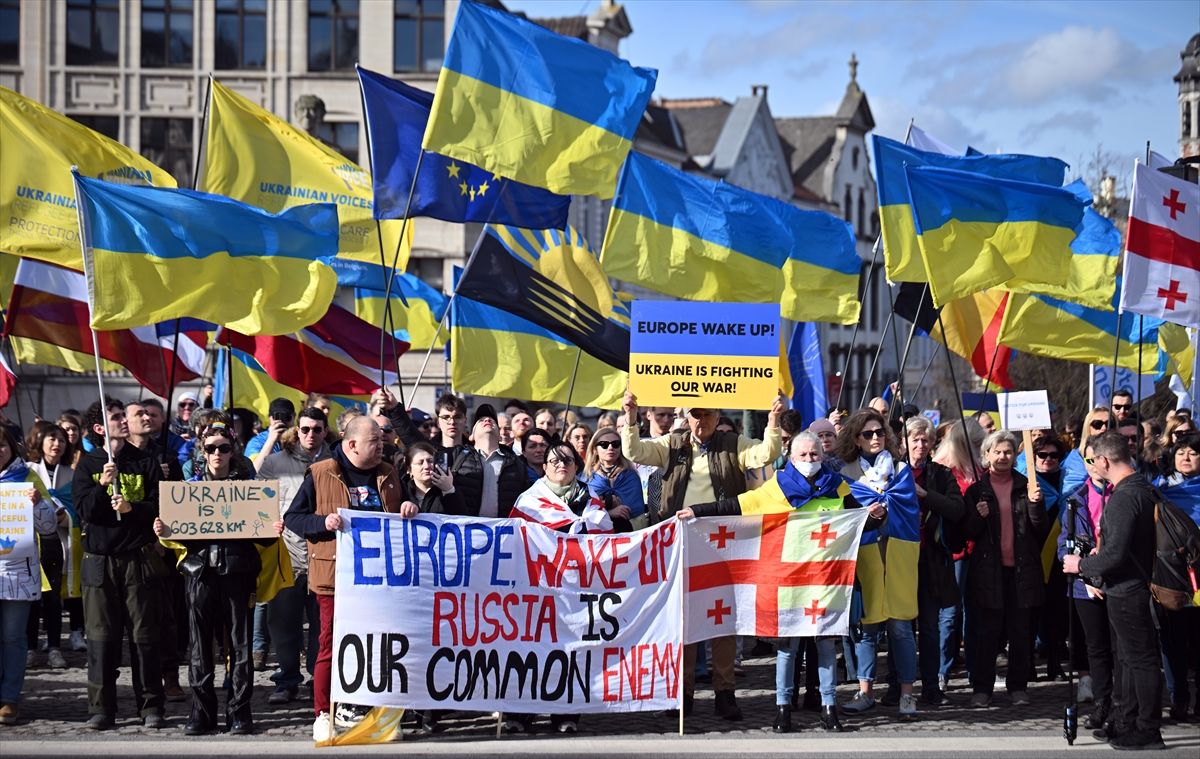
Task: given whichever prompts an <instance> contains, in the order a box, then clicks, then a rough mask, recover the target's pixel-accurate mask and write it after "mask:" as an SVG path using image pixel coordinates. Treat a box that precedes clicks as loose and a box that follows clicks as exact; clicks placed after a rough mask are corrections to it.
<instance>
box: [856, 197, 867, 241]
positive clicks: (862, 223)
mask: <svg viewBox="0 0 1200 759" xmlns="http://www.w3.org/2000/svg"><path fill="white" fill-rule="evenodd" d="M866 195H867V193H866V191H865V190H863V188H861V187H859V188H858V236H859V237H866V236H867V197H866Z"/></svg>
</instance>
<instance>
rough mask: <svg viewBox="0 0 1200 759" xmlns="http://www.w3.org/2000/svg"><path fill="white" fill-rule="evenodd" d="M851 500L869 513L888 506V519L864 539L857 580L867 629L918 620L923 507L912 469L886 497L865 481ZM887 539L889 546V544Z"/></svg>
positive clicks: (855, 486)
mask: <svg viewBox="0 0 1200 759" xmlns="http://www.w3.org/2000/svg"><path fill="white" fill-rule="evenodd" d="M850 495H852V496H854V499H855V500H856V501H858V503H859V505H860V506H862V507H863V508H868V507H869V506H871V505H872V504H875V503H879V502H880V501H883V502H884V503H886V504H887V519H886V520H885V521H884V523H883V524H882V525H881V526H880V527H879V529H877V530H867V531H866V532H864V533H863V535H862V540H861V541H860V544H859V549H858V566H857V569H856V574H857V575H858V581H859V583H860V585H861V586H862V598H863V617H862V624H864V625H869V624H874V623H876V622H883V621H885V620H888V619H916V618H917V559H918V557H919V556H920V553H921V506H920V501H918V500H917V490H916V481H915V480H914V479H913V473H912V467H910V466H907V465H904V464H900V465H897V471H896V474H895V475H894V476H893V477H892V479H891V480H890V481H889V482H888V484H887V487H886V488H885V489H884V491H883V492H882V493H880V492H878V491H876V490H874V489H873V488H872V487H871V486H870V485H867V484H865V483H863V482H861V481H859V482H851V483H850ZM885 539H886V541H885Z"/></svg>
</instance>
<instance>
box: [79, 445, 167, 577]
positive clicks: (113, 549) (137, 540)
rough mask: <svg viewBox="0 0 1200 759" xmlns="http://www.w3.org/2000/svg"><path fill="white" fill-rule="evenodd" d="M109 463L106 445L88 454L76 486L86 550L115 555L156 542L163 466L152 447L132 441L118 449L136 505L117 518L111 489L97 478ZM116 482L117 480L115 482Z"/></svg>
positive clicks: (121, 472) (121, 479) (123, 482)
mask: <svg viewBox="0 0 1200 759" xmlns="http://www.w3.org/2000/svg"><path fill="white" fill-rule="evenodd" d="M106 463H108V454H107V453H106V452H105V450H104V446H103V445H101V446H99V447H97V448H96V449H94V450H92V451H90V452H89V453H87V454H85V455H84V456H83V458H81V459H80V460H79V466H77V467H75V479H74V481H73V483H72V492H73V495H74V498H75V509H76V511H78V512H79V519H80V521H81V522H82V528H83V550H85V551H87V552H88V553H94V554H98V555H102V556H112V555H115V554H120V553H125V552H127V551H132V550H134V549H137V548H141V547H142V546H144V545H147V544H149V543H153V542H156V541H157V540H158V538H156V537H155V536H154V519H155V518H156V517H157V516H158V483H159V482H160V481H161V480H162V469H160V468H159V466H158V461H157V460H156V459H155V458H154V457H153V456H151V455H150V454H148V453H145V452H144V451H141V450H139V449H138V448H136V447H134V446H132V445H129V444H128V443H126V444H125V445H123V446H121V451H120V452H119V453H118V454H117V455H116V464H117V478H118V479H117V482H118V483H119V484H120V486H121V493H122V495H123V496H124V497H125V500H126V501H128V502H129V505H130V506H131V507H132V509H133V510H132V511H130V512H129V513H128V514H122V515H121V518H120V519H119V520H118V519H117V512H115V511H113V507H112V500H111V499H110V498H109V494H108V489H107V488H102V487H100V485H99V484H98V483H97V480H98V479H99V478H100V472H101V471H103V469H104V465H105V464H106ZM114 484H116V483H114Z"/></svg>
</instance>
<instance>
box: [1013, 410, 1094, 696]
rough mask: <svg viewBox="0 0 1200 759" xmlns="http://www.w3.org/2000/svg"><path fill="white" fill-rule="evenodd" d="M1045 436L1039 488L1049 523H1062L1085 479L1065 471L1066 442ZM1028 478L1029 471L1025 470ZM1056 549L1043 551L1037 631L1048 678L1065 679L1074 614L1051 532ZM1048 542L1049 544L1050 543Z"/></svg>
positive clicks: (1039, 450)
mask: <svg viewBox="0 0 1200 759" xmlns="http://www.w3.org/2000/svg"><path fill="white" fill-rule="evenodd" d="M1043 432H1044V434H1042V435H1040V436H1037V437H1035V438H1034V440H1033V454H1032V456H1031V457H1030V458H1032V459H1033V466H1034V469H1035V471H1036V472H1037V481H1038V486H1039V488H1040V489H1041V491H1042V498H1043V500H1044V501H1045V504H1046V516H1047V517H1048V518H1049V520H1050V524H1052V525H1053V524H1054V523H1055V522H1059V521H1061V519H1060V518H1061V515H1062V511H1063V508H1064V506H1065V504H1066V497H1067V496H1068V495H1070V493H1072V492H1073V491H1075V490H1077V489H1078V487H1079V485H1078V483H1079V481H1080V480H1081V479H1082V477H1080V476H1077V474H1078V473H1076V472H1074V471H1068V470H1066V469H1064V467H1063V462H1064V461H1065V460H1066V458H1067V454H1068V452H1069V451H1068V449H1067V443H1066V441H1064V440H1063V439H1061V438H1060V437H1058V436H1057V435H1055V434H1054V430H1044V431H1043ZM1026 473H1027V474H1026V476H1027V477H1028V476H1029V475H1028V468H1026ZM1048 535H1049V537H1050V539H1051V540H1052V541H1053V542H1054V546H1045V547H1043V549H1042V550H1041V556H1042V560H1041V564H1042V576H1043V579H1044V581H1045V586H1046V592H1045V596H1044V598H1045V600H1044V601H1043V603H1042V605H1041V606H1039V607H1038V608H1037V609H1036V610H1035V611H1034V614H1035V617H1036V621H1035V624H1034V630H1035V631H1036V638H1037V640H1038V642H1039V643H1040V646H1041V650H1042V653H1043V654H1044V656H1045V657H1046V679H1048V680H1065V679H1066V675H1065V674H1064V672H1063V668H1062V653H1063V642H1064V641H1065V640H1066V637H1067V624H1068V621H1069V616H1068V615H1070V613H1071V609H1070V605H1069V604H1068V602H1067V592H1066V591H1067V581H1066V578H1065V576H1064V575H1063V572H1062V565H1061V564H1059V562H1057V561H1051V560H1050V559H1049V556H1050V553H1049V552H1048V551H1047V548H1050V547H1056V546H1057V536H1054V535H1052V534H1050V533H1048ZM1048 542H1049V541H1048Z"/></svg>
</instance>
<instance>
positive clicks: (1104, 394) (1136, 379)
mask: <svg viewBox="0 0 1200 759" xmlns="http://www.w3.org/2000/svg"><path fill="white" fill-rule="evenodd" d="M1090 366H1091V372H1090V374H1091V375H1092V387H1091V395H1090V396H1089V398H1088V407H1089V408H1095V407H1096V406H1097V405H1107V404H1109V403H1112V397H1113V393H1114V392H1116V391H1118V390H1127V391H1129V392H1130V393H1132V394H1133V400H1134V402H1135V403H1136V402H1137V401H1139V400H1141V399H1142V398H1149V397H1150V396H1152V395H1154V375H1153V374H1142V375H1138V373H1137V372H1136V371H1134V370H1132V369H1126V368H1124V367H1117V380H1116V382H1113V368H1112V367H1111V366H1099V365H1097V364H1091V365H1090Z"/></svg>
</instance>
